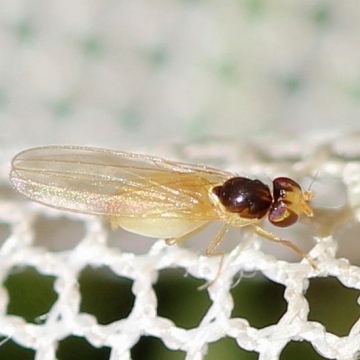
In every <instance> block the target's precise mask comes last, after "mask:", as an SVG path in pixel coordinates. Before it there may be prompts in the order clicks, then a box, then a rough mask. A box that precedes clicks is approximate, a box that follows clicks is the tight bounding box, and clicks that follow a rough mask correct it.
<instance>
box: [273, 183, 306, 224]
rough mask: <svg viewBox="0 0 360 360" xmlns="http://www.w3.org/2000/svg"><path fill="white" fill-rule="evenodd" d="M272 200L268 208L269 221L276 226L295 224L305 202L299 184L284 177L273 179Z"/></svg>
mask: <svg viewBox="0 0 360 360" xmlns="http://www.w3.org/2000/svg"><path fill="white" fill-rule="evenodd" d="M273 186H274V190H273V202H272V204H271V207H270V210H269V215H268V218H269V221H270V222H271V223H272V224H273V225H275V226H278V227H287V226H290V225H292V224H295V223H296V221H297V220H298V218H299V215H300V214H301V213H302V212H303V209H302V205H303V204H305V200H304V199H303V192H302V190H301V187H300V185H299V184H298V183H297V182H295V181H294V180H291V179H289V178H285V177H279V178H276V179H274V180H273Z"/></svg>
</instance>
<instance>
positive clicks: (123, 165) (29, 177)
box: [10, 146, 232, 220]
mask: <svg viewBox="0 0 360 360" xmlns="http://www.w3.org/2000/svg"><path fill="white" fill-rule="evenodd" d="M230 177H232V174H231V173H228V172H223V171H220V170H217V169H213V168H210V167H205V166H200V165H192V164H187V163H181V162H173V161H168V160H165V159H161V158H157V157H152V156H146V155H139V154H132V153H125V152H117V151H112V150H106V149H100V148H91V147H77V146H45V147H39V148H33V149H29V150H25V151H23V152H21V153H19V154H18V155H16V156H15V157H14V159H13V161H12V169H11V173H10V181H11V183H12V185H13V187H14V188H15V189H17V190H18V191H19V192H20V193H22V194H24V195H25V196H27V197H29V198H30V199H32V200H34V201H37V202H40V203H42V204H45V205H48V206H51V207H55V208H57V209H62V210H68V211H73V212H81V213H86V214H95V215H104V216H118V217H144V218H156V217H169V218H182V217H187V218H188V217H189V216H191V217H192V218H193V219H194V220H214V219H215V218H216V214H215V212H214V210H213V206H212V205H211V203H210V201H209V198H208V191H209V188H210V187H212V186H215V185H218V184H221V183H223V182H224V181H225V180H227V179H228V178H230Z"/></svg>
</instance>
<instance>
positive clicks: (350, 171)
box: [0, 134, 360, 360]
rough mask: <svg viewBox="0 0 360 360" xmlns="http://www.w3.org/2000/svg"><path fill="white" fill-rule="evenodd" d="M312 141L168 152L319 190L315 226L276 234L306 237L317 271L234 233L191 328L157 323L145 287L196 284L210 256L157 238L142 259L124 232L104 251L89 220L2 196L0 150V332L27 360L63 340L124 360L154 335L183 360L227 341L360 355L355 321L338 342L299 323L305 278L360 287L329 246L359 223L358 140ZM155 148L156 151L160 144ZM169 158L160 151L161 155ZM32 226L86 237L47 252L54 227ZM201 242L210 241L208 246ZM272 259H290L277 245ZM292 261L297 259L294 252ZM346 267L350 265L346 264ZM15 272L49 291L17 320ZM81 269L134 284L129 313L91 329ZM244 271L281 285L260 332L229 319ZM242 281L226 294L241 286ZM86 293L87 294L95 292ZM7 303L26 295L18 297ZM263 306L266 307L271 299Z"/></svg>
mask: <svg viewBox="0 0 360 360" xmlns="http://www.w3.org/2000/svg"><path fill="white" fill-rule="evenodd" d="M280 144H281V148H280V147H279V145H280ZM312 144H313V145H311V146H310V145H309V141H308V140H307V141H306V142H304V143H302V142H301V141H300V140H298V141H295V140H294V141H291V142H287V143H286V142H284V141H283V140H280V139H278V140H277V141H274V140H268V141H261V143H256V142H253V143H247V144H242V145H239V144H236V143H232V142H226V143H224V142H216V141H213V142H212V141H209V142H204V143H200V144H198V145H196V144H190V145H188V146H185V147H183V148H172V149H171V150H173V157H176V158H181V159H182V160H184V159H185V160H189V159H193V160H196V161H198V162H199V161H212V162H213V163H216V162H218V163H222V164H223V165H222V166H223V167H224V168H227V169H231V170H234V171H237V172H238V173H241V174H242V173H245V174H246V175H248V176H258V177H261V178H264V175H266V176H267V177H269V178H272V177H274V176H277V175H280V174H281V175H286V176H290V177H293V178H294V179H296V180H298V181H300V183H301V184H302V185H303V187H306V185H307V184H310V182H311V180H312V179H313V177H314V175H315V174H317V175H316V179H315V182H314V184H313V185H312V187H313V190H314V191H315V192H316V193H317V197H315V199H314V201H313V207H314V209H315V217H314V219H313V220H311V221H308V222H307V223H306V224H300V225H296V226H294V228H295V229H298V230H289V232H287V233H286V237H287V238H288V239H290V240H292V239H294V240H296V239H298V240H299V241H298V242H297V244H298V245H299V246H300V247H302V248H304V245H303V244H306V243H308V244H309V240H310V244H312V245H311V250H310V252H309V254H310V256H311V257H312V258H313V259H314V261H315V262H316V264H317V268H316V269H313V268H311V266H310V265H309V264H308V263H307V262H306V261H304V260H302V261H301V262H298V261H296V262H293V263H292V262H288V261H284V260H281V259H280V258H281V255H279V258H277V256H274V255H269V254H268V252H267V251H264V250H263V249H264V247H263V246H264V245H266V247H267V248H268V249H269V248H271V249H274V248H276V249H277V248H279V247H280V246H279V245H277V244H272V243H270V244H269V243H266V240H261V239H259V238H258V237H257V236H255V235H254V234H252V233H251V232H246V231H240V230H239V231H237V232H236V239H237V242H238V246H237V247H235V248H234V249H233V250H232V251H231V252H230V253H228V254H227V255H226V257H225V260H224V265H223V268H222V271H221V274H220V276H219V278H218V279H217V280H216V282H215V284H214V285H213V286H211V287H210V288H207V289H205V290H201V291H202V292H203V293H208V296H209V299H210V302H211V304H210V306H209V307H208V308H207V309H201V310H198V311H201V312H202V313H201V314H200V316H199V318H200V319H201V320H200V321H199V322H198V323H197V325H196V326H195V327H192V328H184V327H181V326H179V325H177V324H175V322H174V321H173V319H171V318H165V317H163V316H160V315H158V313H157V301H158V299H157V296H158V294H157V293H156V292H155V291H154V285H155V284H156V282H157V276H158V272H159V271H160V270H163V269H170V268H181V269H184V273H185V272H186V273H187V274H188V276H187V277H185V278H184V279H183V280H182V281H183V282H187V281H190V279H191V278H193V277H194V278H198V279H203V283H206V282H207V281H209V280H212V279H213V278H214V276H215V275H216V272H217V269H218V263H219V259H218V258H216V257H206V256H203V255H201V254H200V253H199V251H197V250H191V249H190V248H189V247H187V246H186V244H185V245H184V246H183V247H178V246H166V245H165V243H164V242H163V241H162V240H159V241H156V242H155V243H154V244H153V246H152V247H151V249H150V250H149V251H148V252H145V253H142V254H137V253H136V252H129V251H124V250H123V248H122V242H121V237H122V236H124V237H125V232H120V233H118V235H119V238H120V239H119V241H118V242H117V246H113V245H111V244H109V241H110V240H109V239H110V237H111V236H113V235H110V233H109V230H108V227H107V226H106V224H103V223H102V222H101V221H100V220H99V219H96V218H93V217H87V216H81V215H75V214H70V213H63V212H60V211H56V210H52V209H48V208H46V207H43V206H40V205H38V204H33V203H31V202H28V201H26V200H24V199H23V198H20V197H15V196H14V195H15V194H14V193H13V192H12V191H11V190H9V189H8V188H7V186H8V181H7V172H8V170H9V163H8V160H9V158H8V155H9V154H8V153H6V154H4V157H3V167H2V174H1V175H2V176H1V182H2V189H3V190H2V194H3V196H2V197H1V200H0V222H1V224H2V225H4V226H8V230H7V232H5V231H3V232H2V233H3V242H2V245H1V252H0V256H1V261H0V264H1V266H0V274H1V279H2V287H1V292H0V304H1V315H0V316H1V329H0V333H1V335H2V336H3V338H4V339H8V342H13V343H15V344H17V345H18V346H19V347H22V348H29V349H32V350H34V352H35V354H36V355H35V358H36V359H37V360H44V359H56V358H61V356H59V354H58V353H57V351H58V348H59V344H60V343H61V341H62V340H64V339H66V338H67V337H69V336H71V335H73V336H77V337H82V338H84V339H86V340H87V341H88V342H89V343H90V344H91V346H93V347H94V348H97V347H100V348H101V347H105V348H108V349H110V350H111V351H110V354H111V355H109V358H110V359H130V358H131V356H132V355H131V349H132V348H133V347H134V346H135V345H136V343H137V342H138V341H139V339H140V338H141V337H142V336H152V337H155V338H158V339H160V340H161V341H162V343H163V344H164V346H165V347H167V348H168V349H171V350H180V351H181V353H183V354H184V355H183V357H185V358H186V359H202V358H204V356H205V354H206V353H207V350H208V345H209V344H211V343H214V342H217V341H218V340H220V339H223V338H231V339H234V340H235V341H236V344H237V346H238V347H239V348H241V349H244V350H247V351H253V352H255V353H256V354H258V358H259V359H261V360H265V359H268V360H270V359H278V358H279V357H280V356H281V355H280V354H281V353H282V351H283V349H284V348H285V347H286V346H287V344H288V343H290V342H291V341H307V342H309V343H310V344H311V345H312V347H313V348H314V349H315V351H316V353H318V354H320V355H321V356H323V358H326V359H343V360H345V359H349V360H350V359H356V358H357V354H358V353H359V351H360V334H359V331H360V318H358V319H357V318H352V319H350V320H349V321H351V322H352V323H353V325H352V326H351V327H350V329H349V331H348V333H347V334H346V335H344V336H339V335H336V334H334V333H332V332H330V331H329V330H328V329H327V328H326V326H325V324H322V323H320V322H318V321H309V320H308V314H309V311H310V310H311V309H310V308H309V302H308V300H307V299H306V297H305V295H306V291H307V289H308V285H309V281H310V279H313V278H317V277H330V276H331V277H336V278H337V279H338V280H339V281H340V282H341V283H342V284H343V285H344V286H345V287H347V288H352V289H357V290H358V289H360V267H358V266H356V265H352V264H351V262H349V260H347V259H345V258H338V257H337V250H338V247H339V248H340V249H341V239H342V237H341V236H342V235H341V234H342V232H341V229H348V228H349V226H350V227H351V226H353V225H356V224H357V223H358V221H359V206H360V186H359V184H360V162H359V160H360V145H359V144H360V135H359V134H352V135H349V136H343V137H337V138H333V139H330V140H326V141H325V140H319V139H317V140H316V139H314V140H313V141H312ZM305 145H306V147H305ZM175 150H176V151H175ZM161 151H162V152H165V150H164V148H163V149H161ZM167 153H168V154H170V149H167ZM328 184H330V186H328ZM40 218H43V219H44V218H45V220H43V221H45V223H46V222H51V221H53V220H54V219H55V220H56V219H64V218H65V219H70V220H74V221H76V222H79V221H80V222H81V223H83V224H84V227H85V233H84V236H82V237H81V238H79V239H77V243H76V245H75V246H73V247H72V248H71V246H70V247H69V248H68V249H65V250H64V249H56V251H55V250H54V249H53V248H51V245H50V244H51V243H54V241H55V242H56V239H55V240H54V239H53V238H52V237H53V236H54V237H55V236H56V234H55V233H56V231H55V228H54V229H52V230H51V231H50V232H49V233H48V234H47V235H46V236H43V237H44V238H45V240H44V239H39V238H37V236H38V235H37V234H39V232H38V230H37V229H36V228H37V227H40V228H41V226H40V225H39V223H38V221H39V219H40ZM42 226H44V224H43V225H42ZM299 229H300V230H299ZM301 229H302V230H301ZM303 229H306V230H305V231H304V230H303ZM339 229H340V230H339ZM57 230H58V229H57ZM276 231H277V233H279V232H278V230H276ZM296 231H298V233H296ZM70 232H71V231H69V234H67V235H66V236H68V238H71V236H75V235H74V234H73V235H71V234H70ZM281 234H282V233H281V232H280V235H281ZM299 234H300V235H299ZM62 236H63V238H62V239H60V240H61V241H62V242H65V243H66V242H67V240H68V239H67V237H66V236H65V235H64V234H63V235H62ZM208 236H209V233H208V232H207V233H206V237H208ZM350 237H351V241H353V243H352V250H351V251H349V252H348V253H349V254H350V256H352V255H354V253H355V252H356V251H357V241H358V239H357V237H358V232H357V231H356V226H355V227H354V231H353V233H352V234H351V236H350ZM139 239H141V237H139ZM139 239H138V241H140V240H139ZM206 240H207V241H209V238H207V239H206ZM225 242H226V240H225ZM204 249H205V248H204ZM204 249H203V251H204ZM305 250H307V249H305ZM282 251H284V253H286V254H287V255H289V252H290V250H288V249H287V248H285V250H284V249H282ZM291 255H293V254H291ZM294 259H296V260H299V259H298V258H297V257H296V254H295V255H294ZM351 260H352V261H353V262H354V263H356V256H355V257H354V258H352V259H351ZM299 261H300V260H299ZM25 267H30V268H34V269H36V271H37V272H38V273H39V274H40V275H41V276H52V277H54V280H55V281H54V291H55V293H56V296H55V300H54V301H53V302H52V303H51V304H50V306H49V308H48V311H46V314H45V315H44V316H43V317H41V318H38V319H35V318H34V319H30V320H27V321H26V320H25V319H24V317H22V316H19V315H18V314H15V315H14V312H11V311H10V312H9V309H10V307H11V303H12V301H14V300H15V299H12V296H11V294H10V291H9V289H8V287H7V285H8V279H9V277H11V275H12V274H13V273H14V270H15V269H18V270H17V271H19V269H22V268H25ZM87 267H94V268H99V267H107V268H108V269H109V270H110V271H111V273H113V274H115V275H116V277H120V278H124V279H129V280H131V281H132V287H131V292H132V294H133V296H134V302H133V305H132V307H131V310H130V312H129V313H128V314H127V315H126V316H124V317H123V318H122V319H120V320H115V321H111V322H109V323H107V324H101V323H99V321H98V320H97V317H96V316H94V315H92V314H90V313H86V312H85V311H83V310H82V309H81V303H82V300H83V299H82V296H83V294H82V292H80V288H79V277H80V274H81V272H82V271H83V270H84V269H85V268H87ZM253 272H259V273H262V274H263V275H264V276H265V277H266V278H268V279H271V280H272V281H273V282H275V283H278V284H282V285H283V286H284V287H285V291H284V293H283V297H284V299H285V301H286V311H285V312H284V313H283V315H282V316H281V317H280V318H279V320H278V321H277V322H275V323H273V324H270V325H268V326H265V327H262V328H258V327H256V326H253V325H251V323H250V322H249V321H248V319H247V318H243V317H237V316H233V314H232V312H233V308H234V299H233V296H232V294H231V290H232V286H233V285H234V281H236V279H238V277H239V274H241V275H242V276H243V275H245V274H247V273H253ZM15 273H16V272H15ZM242 276H241V277H240V283H239V284H237V285H236V286H241V283H242V281H243V277H242ZM34 287H35V288H36V285H34ZM35 290H36V289H34V291H35ZM92 291H93V293H94V296H95V293H96V292H97V289H96V288H94V289H93V290H92ZM191 291H193V292H194V294H190V297H188V298H187V299H188V300H186V301H184V302H183V304H182V309H181V311H182V312H183V313H184V314H186V313H187V312H188V311H189V309H190V308H193V307H196V301H192V300H191V299H192V298H193V297H194V298H195V297H196V292H197V290H196V288H194V289H193V290H191ZM188 295H189V294H188ZM17 296H20V297H26V296H27V295H26V292H25V291H24V293H23V294H20V295H17ZM124 296H125V295H124ZM176 296H181V294H180V293H179V294H178V295H176ZM104 301H105V300H104ZM119 301H120V300H119ZM105 305H106V304H105ZM99 306H100V304H99ZM269 306H272V305H271V303H270V302H269ZM169 307H171V304H169ZM260 310H261V309H259V311H260ZM119 311H120V310H119ZM39 315H41V314H39ZM330 315H331V314H329V316H330ZM6 344H7V343H4V344H3V347H5V346H6ZM0 350H1V348H0ZM314 354H315V353H314ZM148 355H149V356H150V353H149V354H148ZM63 358H64V357H63ZM67 358H70V357H67ZM155 358H156V357H155ZM168 358H171V356H169V357H168ZM319 358H320V357H319Z"/></svg>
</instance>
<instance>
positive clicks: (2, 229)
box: [0, 223, 11, 244]
mask: <svg viewBox="0 0 360 360" xmlns="http://www.w3.org/2000/svg"><path fill="white" fill-rule="evenodd" d="M10 234H11V228H10V226H9V225H8V224H5V223H0V244H2V243H3V242H4V241H5V240H6V239H7V238H8V237H9V235H10Z"/></svg>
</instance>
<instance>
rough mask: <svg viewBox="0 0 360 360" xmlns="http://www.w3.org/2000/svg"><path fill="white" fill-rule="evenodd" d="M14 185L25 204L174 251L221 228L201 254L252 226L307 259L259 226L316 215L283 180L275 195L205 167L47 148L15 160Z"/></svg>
mask: <svg viewBox="0 0 360 360" xmlns="http://www.w3.org/2000/svg"><path fill="white" fill-rule="evenodd" d="M10 181H11V184H12V186H13V187H14V188H15V189H16V190H17V191H19V192H20V193H21V194H24V195H25V196H27V197H28V198H30V199H32V200H34V201H37V202H39V203H42V204H44V205H47V206H51V207H54V208H56V209H60V210H67V211H72V212H79V213H84V214H93V215H100V216H103V217H105V218H107V219H108V220H109V221H110V223H111V226H112V227H113V228H116V227H121V228H123V229H125V230H128V231H130V232H133V233H136V234H141V235H144V236H148V237H154V238H164V239H166V243H167V244H178V243H180V242H182V241H183V240H185V239H187V238H188V237H190V236H192V235H194V234H195V233H197V232H198V231H200V230H202V229H203V228H204V227H206V226H207V225H208V224H209V223H211V222H214V221H219V222H222V223H223V226H222V227H221V229H220V231H219V233H218V234H217V235H216V236H215V238H214V239H213V240H212V241H211V242H210V244H209V245H208V247H207V249H206V254H207V255H209V256H211V255H219V254H218V253H215V249H216V247H217V246H218V244H219V243H220V241H221V240H222V238H223V237H224V235H225V233H226V231H227V229H228V228H229V227H231V226H233V227H244V226H250V227H252V228H253V229H254V231H255V232H256V233H257V234H258V235H260V236H261V237H264V238H266V239H269V240H271V241H274V242H277V243H281V244H283V245H285V246H288V247H290V248H292V249H293V250H295V251H296V252H297V253H298V254H299V255H300V256H302V257H303V258H305V259H307V260H308V262H309V263H310V264H311V265H312V266H313V267H315V265H314V263H313V262H312V260H311V259H310V258H309V257H308V256H307V255H306V254H305V253H304V252H303V251H302V250H301V249H299V248H298V247H297V246H296V245H294V244H293V243H291V242H290V241H287V240H284V239H281V238H280V237H278V236H276V235H274V234H272V233H270V232H268V231H266V230H264V229H263V228H261V227H260V226H259V225H258V224H259V222H260V221H261V220H262V219H263V218H264V217H265V216H266V215H267V217H268V220H269V221H270V222H271V223H272V224H273V225H275V226H278V227H287V226H290V225H292V224H294V223H295V222H296V221H297V220H298V218H299V216H300V215H302V214H305V215H306V216H308V217H312V216H313V211H312V209H311V208H310V206H309V205H308V201H309V200H310V199H311V198H312V197H313V193H312V192H311V191H302V190H301V187H300V186H299V184H297V183H296V182H295V181H294V180H291V179H289V178H286V177H279V178H276V179H274V180H273V192H272V193H271V191H270V189H269V187H268V186H267V185H265V184H264V183H263V182H261V181H260V180H251V179H248V178H246V177H239V176H234V174H232V173H230V172H226V171H221V170H217V169H214V168H211V167H208V166H201V165H192V164H187V163H182V162H176V161H169V160H165V159H162V158H158V157H152V156H147V155H139V154H132V153H126V152H118V151H112V150H106V149H100V148H92V147H78V146H44V147H38V148H32V149H28V150H25V151H23V152H20V153H19V154H17V155H16V156H15V157H14V158H13V160H12V168H11V173H10Z"/></svg>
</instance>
